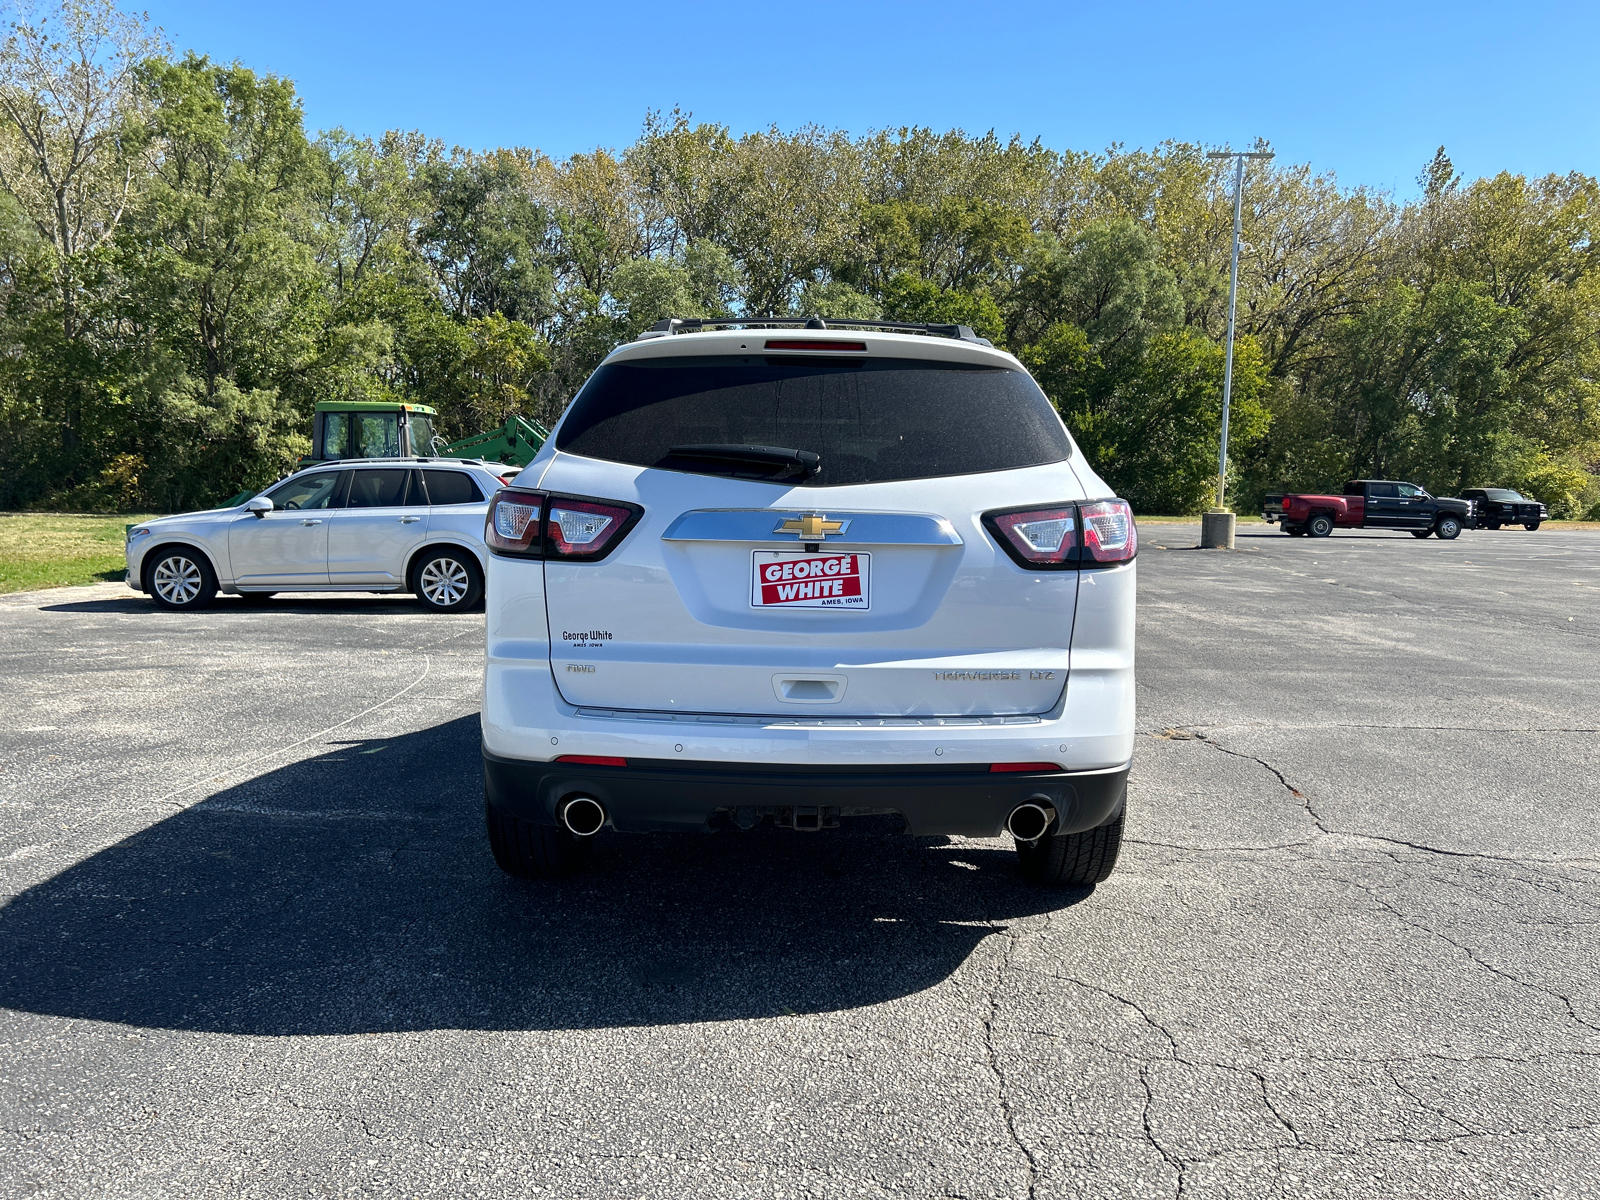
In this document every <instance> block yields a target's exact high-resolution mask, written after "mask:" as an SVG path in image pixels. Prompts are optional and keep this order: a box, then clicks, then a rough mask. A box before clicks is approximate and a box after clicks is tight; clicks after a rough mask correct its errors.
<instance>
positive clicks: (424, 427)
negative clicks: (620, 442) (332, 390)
mask: <svg viewBox="0 0 1600 1200" xmlns="http://www.w3.org/2000/svg"><path fill="white" fill-rule="evenodd" d="M438 415H439V414H438V412H437V411H436V410H435V409H432V408H429V407H428V406H427V405H426V404H401V403H398V402H394V401H385V400H323V401H321V402H319V403H318V404H317V407H316V409H315V410H314V412H313V413H312V416H311V453H310V454H307V455H306V456H305V457H303V458H302V459H300V461H299V462H298V463H297V464H296V466H297V467H309V466H311V465H312V464H313V463H319V462H334V461H337V460H339V459H341V458H476V459H482V460H483V461H484V462H487V463H494V462H498V463H505V464H506V465H508V466H512V467H525V466H527V465H528V464H529V463H530V462H532V461H533V456H534V455H535V454H537V453H539V447H540V446H542V445H544V441H545V439H546V438H547V437H549V436H550V431H549V430H548V429H546V428H545V427H544V426H543V425H541V424H539V422H537V421H527V420H524V419H523V418H521V417H517V416H512V417H508V418H507V419H506V423H505V424H504V425H502V426H501V427H500V428H499V429H491V430H490V431H489V432H488V433H477V434H473V435H472V436H471V437H465V438H462V439H460V440H459V441H455V442H446V441H445V440H444V439H443V438H442V437H440V436H438V435H437V434H436V433H434V431H433V419H434V418H435V417H436V416H438ZM254 495H255V492H249V491H246V492H240V493H239V494H238V495H237V496H235V497H233V499H231V500H227V501H225V502H224V503H223V507H224V508H232V507H233V506H234V505H236V504H243V503H244V502H245V501H246V500H248V499H250V498H251V497H252V496H254Z"/></svg>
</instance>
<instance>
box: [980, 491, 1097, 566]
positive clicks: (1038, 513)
mask: <svg viewBox="0 0 1600 1200" xmlns="http://www.w3.org/2000/svg"><path fill="white" fill-rule="evenodd" d="M989 520H990V522H991V523H992V525H993V528H994V530H995V532H997V533H998V534H999V535H1000V536H1001V537H1002V538H1003V539H1004V540H1005V542H1006V544H1007V546H1009V547H1010V548H1011V550H1012V551H1013V552H1014V553H1013V555H1012V557H1014V558H1015V557H1017V556H1021V558H1023V559H1024V560H1025V561H1027V562H1029V563H1034V564H1038V565H1041V566H1063V565H1065V564H1066V563H1067V562H1068V561H1069V560H1070V559H1071V557H1072V553H1073V551H1074V550H1076V549H1077V548H1078V534H1077V529H1078V510H1077V507H1076V506H1075V505H1071V504H1066V505H1063V506H1061V507H1060V508H1039V509H1033V510H1030V511H1028V512H1011V513H997V514H995V515H994V516H992V517H990V518H989Z"/></svg>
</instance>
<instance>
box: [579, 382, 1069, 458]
mask: <svg viewBox="0 0 1600 1200" xmlns="http://www.w3.org/2000/svg"><path fill="white" fill-rule="evenodd" d="M695 445H746V446H775V447H783V448H786V449H791V450H802V451H807V452H810V453H812V454H817V455H819V456H820V457H821V459H822V469H821V471H820V472H819V473H818V474H816V475H815V476H813V477H812V478H810V479H808V480H805V481H804V484H805V485H806V486H811V487H838V486H841V485H844V484H853V483H883V482H889V481H892V480H897V479H928V478H932V477H934V476H939V475H966V474H971V473H975V472H980V471H1004V470H1009V469H1011V468H1014V467H1032V466H1038V465H1040V464H1042V463H1052V462H1061V461H1062V460H1064V459H1066V458H1067V457H1069V456H1070V455H1071V453H1072V443H1071V441H1070V440H1069V439H1068V438H1067V433H1066V430H1065V429H1064V428H1063V427H1062V424H1061V421H1060V418H1058V417H1057V416H1056V413H1055V410H1054V409H1053V408H1052V407H1051V406H1050V401H1049V400H1047V399H1045V396H1044V393H1043V392H1041V391H1040V390H1039V387H1038V385H1037V384H1035V383H1034V382H1033V380H1032V379H1031V378H1030V377H1029V376H1028V375H1026V374H1025V373H1024V372H1021V371H1016V370H1011V369H1008V368H1004V367H984V366H969V365H967V364H964V363H950V362H935V361H928V360H925V359H894V358H874V359H865V360H861V359H844V358H829V359H819V358H789V357H784V356H766V357H763V356H751V357H749V358H743V357H740V358H735V357H731V356H715V357H711V356H706V357H685V358H659V359H646V360H640V361H635V362H619V363H608V364H606V365H604V366H602V367H601V368H600V369H599V370H598V371H596V372H595V373H594V374H593V375H592V376H591V377H590V379H589V382H588V383H586V384H585V385H584V387H583V390H582V391H581V392H579V393H578V396H577V398H576V399H574V400H573V402H572V408H571V409H570V411H568V413H567V415H566V419H565V420H563V421H562V423H561V432H560V435H559V436H558V437H557V439H556V447H557V449H560V450H565V451H567V452H569V453H571V454H581V455H583V456H585V457H587V458H600V459H606V460H608V461H610V462H622V463H632V464H634V465H636V466H641V467H652V466H657V465H659V464H661V463H662V462H663V460H665V459H667V458H668V457H669V455H670V452H671V450H672V448H673V447H674V446H695ZM679 462H681V459H676V460H674V469H680V470H681V469H684V468H683V467H682V466H680V465H678V463H679ZM705 473H707V474H717V473H720V472H718V471H716V470H715V469H714V468H708V469H707V471H706V472H705ZM792 482H800V481H798V480H795V481H792Z"/></svg>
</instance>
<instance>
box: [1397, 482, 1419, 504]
mask: <svg viewBox="0 0 1600 1200" xmlns="http://www.w3.org/2000/svg"><path fill="white" fill-rule="evenodd" d="M1398 486H1399V488H1400V498H1401V499H1402V500H1420V499H1422V489H1421V488H1419V487H1418V486H1417V485H1416V484H1414V483H1402V484H1399V485H1398Z"/></svg>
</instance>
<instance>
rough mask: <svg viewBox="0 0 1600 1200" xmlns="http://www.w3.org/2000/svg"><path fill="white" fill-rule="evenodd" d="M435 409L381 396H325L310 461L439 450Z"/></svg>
mask: <svg viewBox="0 0 1600 1200" xmlns="http://www.w3.org/2000/svg"><path fill="white" fill-rule="evenodd" d="M436 415H437V414H436V412H435V410H433V409H431V408H429V407H428V406H427V405H424V404H399V403H388V402H384V401H381V400H324V401H321V402H320V403H318V405H317V407H316V411H315V413H314V415H313V416H312V418H311V454H310V457H309V458H307V459H305V460H304V461H306V462H328V461H332V460H336V459H341V458H411V457H423V456H428V455H434V454H438V453H439V452H440V451H439V448H438V447H436V446H435V445H434V431H433V421H434V417H435V416H436Z"/></svg>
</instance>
